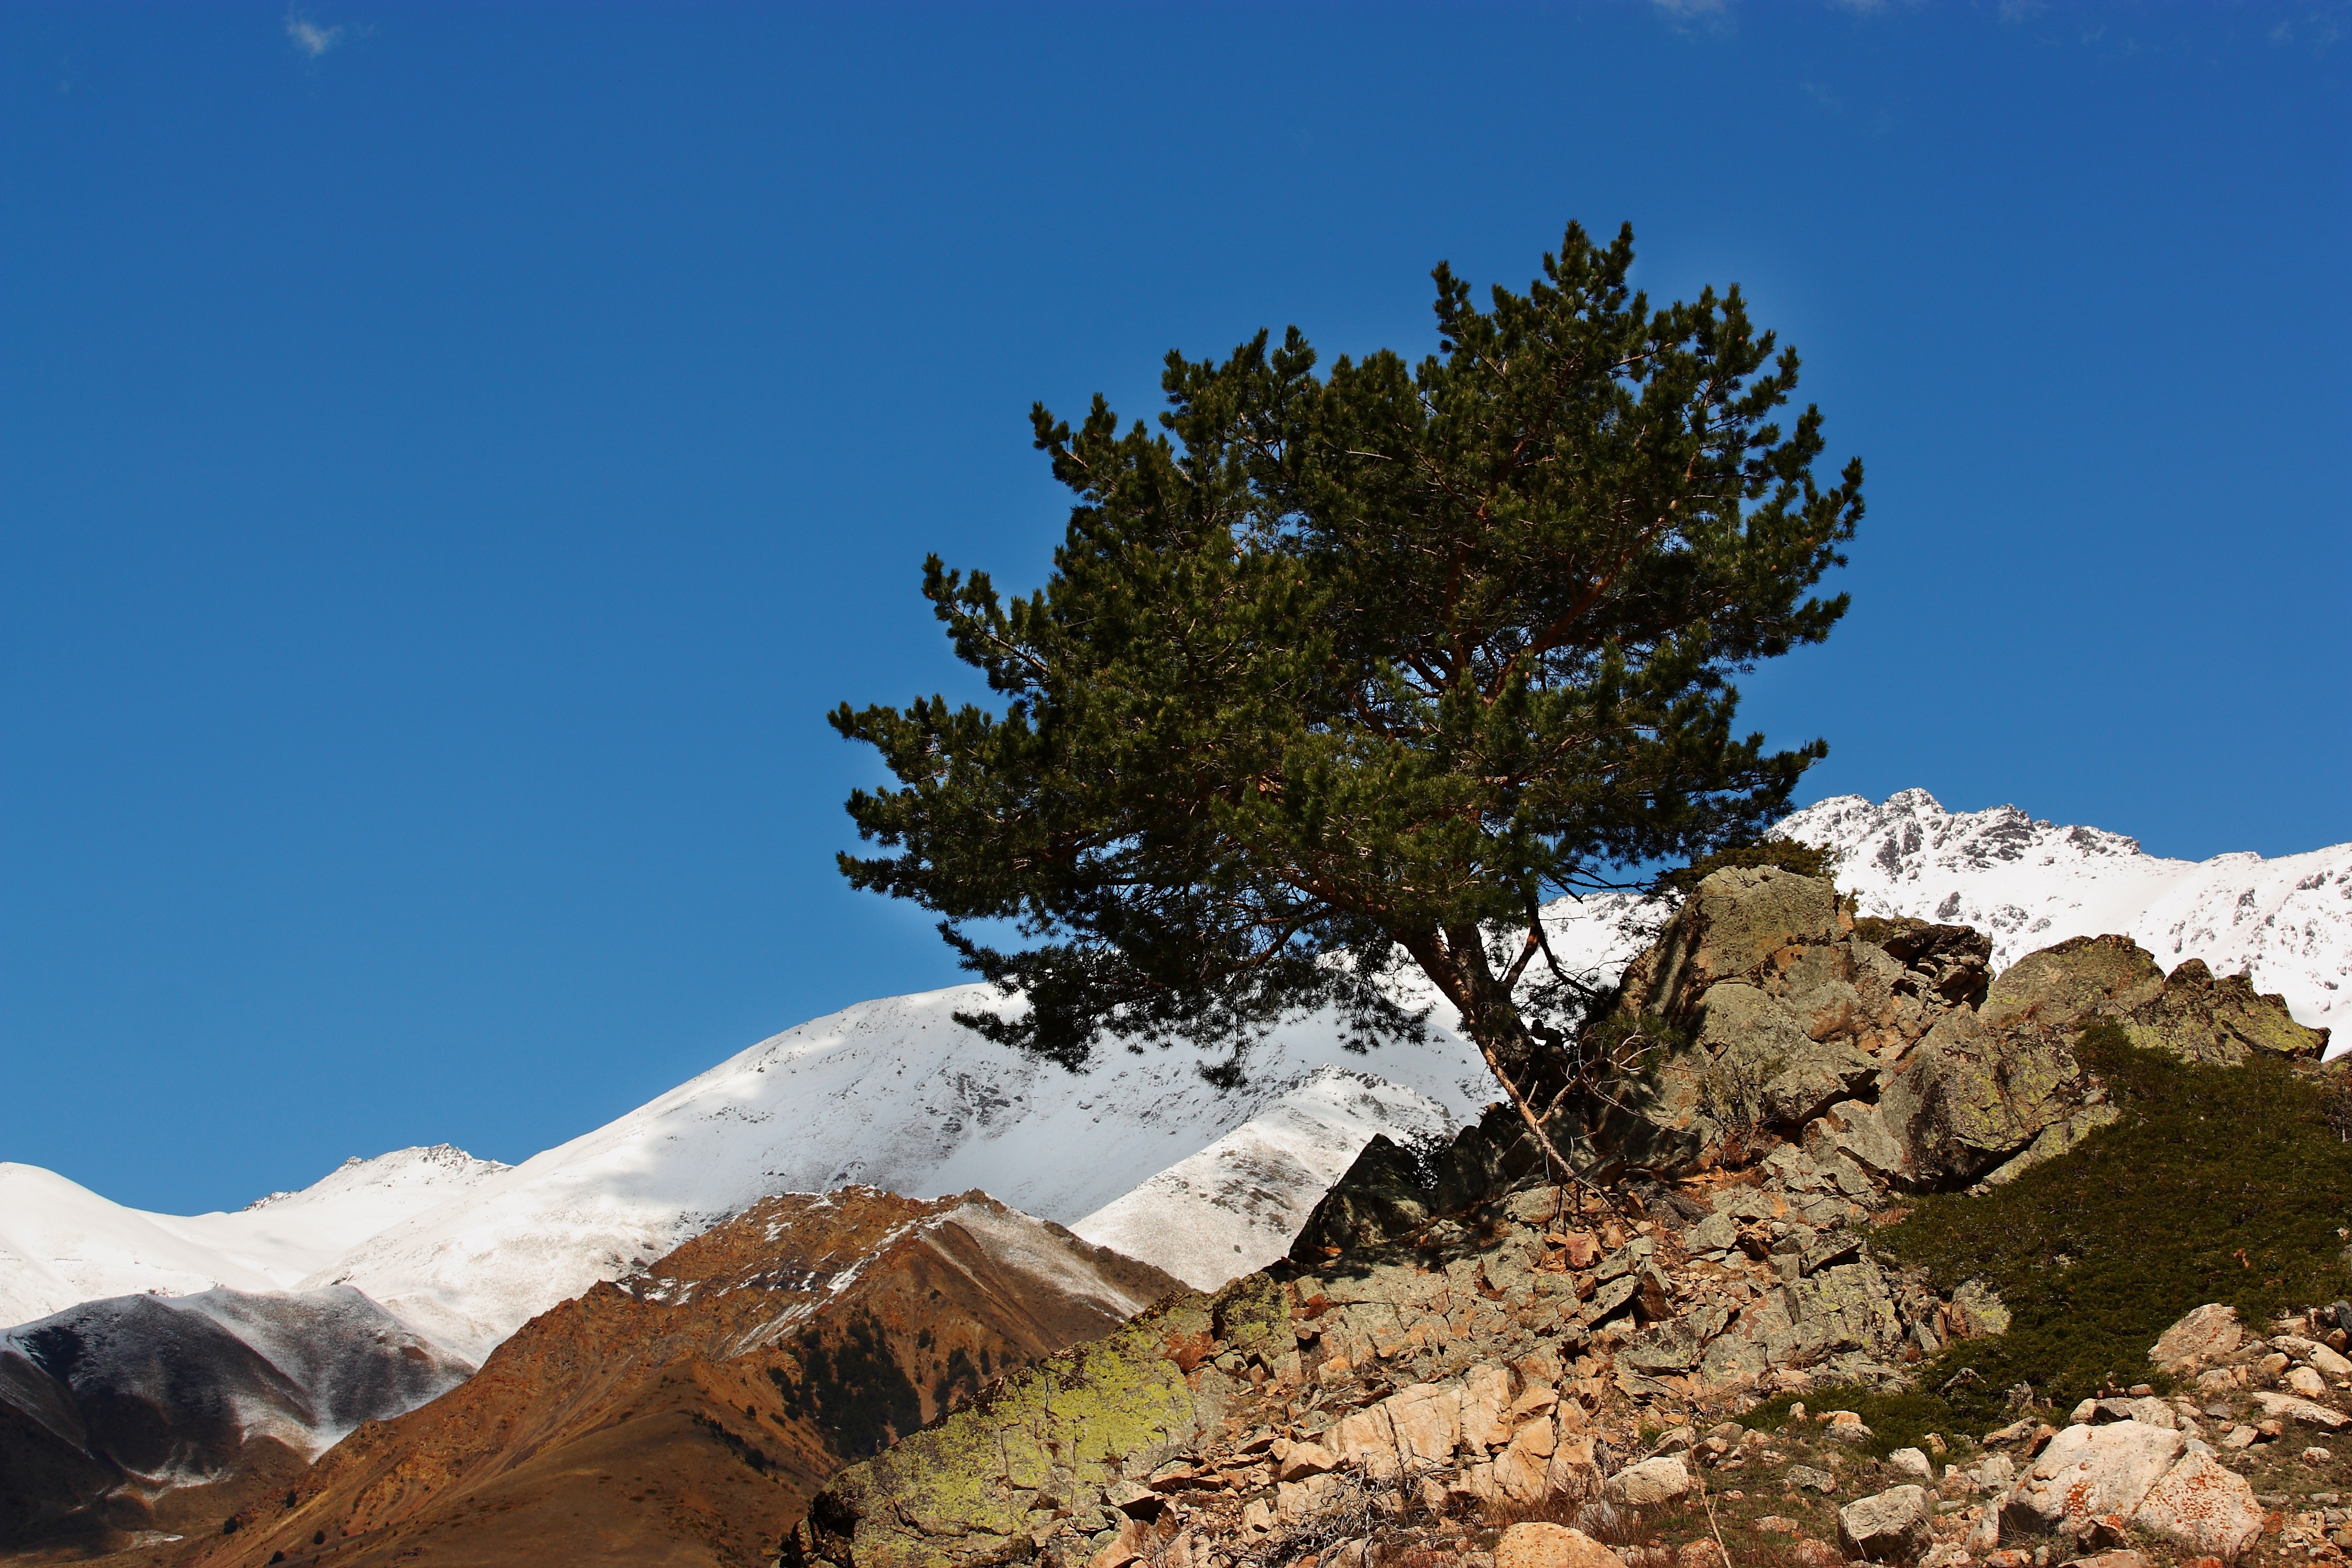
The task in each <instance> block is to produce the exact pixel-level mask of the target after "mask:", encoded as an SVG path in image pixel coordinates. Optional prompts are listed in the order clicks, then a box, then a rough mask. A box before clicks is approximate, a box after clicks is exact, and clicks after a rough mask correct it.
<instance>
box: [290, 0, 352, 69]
mask: <svg viewBox="0 0 2352 1568" xmlns="http://www.w3.org/2000/svg"><path fill="white" fill-rule="evenodd" d="M286 36H287V37H289V38H291V39H292V40H294V47H296V48H298V49H299V50H301V51H302V52H303V53H304V54H306V55H308V56H310V58H312V59H314V60H315V59H317V58H319V57H320V55H323V54H325V53H326V52H327V51H328V50H329V49H331V48H333V47H335V45H336V44H337V43H339V42H341V39H342V36H343V30H342V29H341V27H321V26H319V24H318V23H316V22H313V21H312V20H310V17H308V16H304V15H302V13H301V12H299V11H294V10H289V11H288V12H287V13H286Z"/></svg>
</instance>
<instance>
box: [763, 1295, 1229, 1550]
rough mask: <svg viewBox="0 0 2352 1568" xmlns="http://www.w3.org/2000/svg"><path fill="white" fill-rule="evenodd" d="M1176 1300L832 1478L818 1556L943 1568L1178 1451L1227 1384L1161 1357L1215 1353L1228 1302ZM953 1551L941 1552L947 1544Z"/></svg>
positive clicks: (1216, 1405)
mask: <svg viewBox="0 0 2352 1568" xmlns="http://www.w3.org/2000/svg"><path fill="white" fill-rule="evenodd" d="M1253 1278H1254V1279H1256V1280H1258V1281H1259V1283H1257V1284H1253V1283H1252V1280H1251V1279H1244V1280H1242V1281H1238V1282H1236V1286H1234V1287H1228V1288H1227V1291H1225V1292H1220V1294H1219V1296H1218V1297H1217V1298H1214V1299H1213V1298H1207V1297H1202V1296H1185V1297H1179V1298H1176V1299H1173V1300H1170V1301H1168V1302H1165V1303H1163V1304H1161V1305H1160V1306H1159V1307H1156V1308H1154V1309H1152V1310H1150V1311H1147V1312H1145V1313H1143V1314H1141V1315H1140V1316H1139V1317H1137V1318H1136V1319H1134V1320H1133V1321H1130V1322H1129V1323H1128V1324H1126V1325H1125V1326H1124V1327H1122V1328H1120V1329H1118V1330H1117V1331H1114V1332H1113V1333H1111V1334H1109V1335H1108V1336H1107V1337H1106V1338H1103V1339H1100V1340H1097V1341H1095V1342H1093V1343H1091V1344H1087V1345H1084V1346H1081V1347H1080V1348H1078V1349H1077V1350H1076V1351H1074V1352H1070V1353H1068V1354H1067V1355H1065V1356H1061V1357H1056V1358H1055V1359H1054V1360H1053V1361H1050V1362H1048V1363H1045V1364H1044V1365H1042V1366H1040V1367H1037V1368H1035V1369H1034V1370H1033V1371H1031V1372H1030V1373H1025V1374H1024V1375H1023V1376H1021V1377H1018V1378H1015V1379H1012V1380H1009V1381H1008V1382H1006V1383H1004V1384H1002V1385H1000V1386H999V1387H998V1388H997V1389H996V1390H995V1391H993V1393H992V1394H990V1395H987V1396H984V1397H983V1398H982V1400H980V1401H979V1402H978V1403H977V1404H975V1405H971V1406H969V1407H967V1408H965V1409H963V1410H960V1411H958V1412H956V1413H955V1414H954V1415H950V1416H949V1417H948V1418H947V1419H946V1420H944V1421H942V1422H940V1424H939V1425H937V1426H931V1427H929V1428H927V1429H925V1430H923V1431H920V1432H917V1433H915V1434H913V1435H911V1436H908V1437H905V1438H903V1439H901V1440H900V1441H899V1442H898V1445H897V1446H896V1447H891V1448H887V1449H886V1450H884V1451H883V1452H882V1453H880V1454H878V1455H877V1456H876V1457H875V1458H871V1459H868V1460H866V1461H865V1462H863V1463H861V1464H857V1465H853V1466H851V1467H850V1468H848V1469H846V1470H845V1471H843V1472H842V1473H841V1474H839V1475H837V1476H835V1478H834V1479H833V1481H832V1483H831V1484H830V1485H829V1486H828V1487H827V1488H826V1489H825V1490H824V1492H823V1493H822V1494H820V1495H819V1497H818V1499H817V1500H816V1503H815V1505H814V1508H813V1510H812V1512H811V1514H810V1520H809V1523H810V1525H811V1526H812V1528H813V1530H814V1533H815V1535H816V1537H817V1540H818V1542H819V1543H820V1544H821V1545H822V1546H825V1547H828V1548H830V1549H831V1550H832V1551H833V1552H835V1553H836V1554H837V1555H836V1560H839V1555H841V1554H845V1555H846V1556H847V1557H849V1558H851V1559H853V1560H854V1561H855V1562H856V1563H857V1564H858V1568H945V1565H946V1564H948V1563H954V1562H966V1561H969V1560H970V1559H971V1558H972V1557H973V1556H974V1555H985V1554H986V1552H987V1551H988V1550H989V1547H988V1544H987V1543H988V1542H992V1541H1001V1542H1005V1543H1007V1544H1010V1543H1011V1542H1013V1541H1014V1540H1017V1539H1018V1538H1019V1537H1020V1536H1021V1535H1022V1534H1023V1532H1024V1531H1025V1530H1026V1529H1027V1528H1028V1510H1029V1505H1030V1503H1031V1501H1032V1500H1034V1498H1035V1497H1036V1496H1037V1495H1038V1492H1039V1489H1041V1488H1051V1487H1055V1486H1059V1487H1061V1488H1063V1489H1073V1488H1076V1489H1087V1490H1093V1491H1099V1490H1100V1489H1103V1488H1105V1487H1107V1486H1108V1485H1110V1484H1111V1483H1113V1482H1116V1481H1118V1480H1119V1479H1122V1478H1123V1477H1127V1476H1129V1475H1130V1474H1131V1473H1132V1472H1133V1471H1135V1470H1137V1469H1141V1470H1142V1471H1143V1473H1144V1474H1146V1475H1149V1474H1150V1469H1151V1468H1152V1467H1153V1466H1154V1465H1156V1464H1157V1462H1158V1461H1159V1459H1160V1458H1163V1457H1165V1456H1166V1455H1167V1454H1169V1453H1171V1452H1172V1451H1174V1449H1175V1448H1176V1447H1179V1446H1181V1445H1182V1444H1184V1443H1186V1442H1189V1441H1191V1440H1192V1437H1193V1436H1195V1435H1196V1434H1197V1433H1199V1432H1200V1430H1201V1429H1202V1426H1204V1425H1205V1424H1207V1423H1208V1422H1210V1421H1213V1419H1214V1418H1215V1416H1216V1414H1217V1412H1218V1411H1219V1410H1220V1409H1221V1408H1222V1406H1223V1401H1224V1397H1225V1395H1226V1394H1227V1392H1228V1390H1229V1388H1230V1386H1231V1385H1230V1381H1229V1380H1228V1379H1226V1378H1224V1377H1223V1374H1221V1373H1218V1372H1217V1371H1216V1369H1215V1368H1213V1367H1210V1366H1201V1365H1197V1364H1196V1366H1195V1369H1194V1370H1193V1371H1192V1373H1190V1374H1189V1375H1188V1373H1186V1371H1185V1370H1184V1366H1183V1363H1184V1362H1185V1361H1186V1360H1188V1359H1191V1358H1190V1357H1189V1356H1188V1355H1186V1354H1183V1353H1181V1348H1180V1352H1179V1353H1175V1354H1171V1353H1170V1352H1171V1345H1172V1346H1177V1347H1181V1346H1183V1345H1185V1344H1187V1343H1191V1342H1197V1343H1199V1344H1200V1345H1202V1346H1203V1347H1205V1346H1206V1345H1207V1344H1209V1343H1211V1342H1212V1341H1211V1333H1212V1331H1213V1327H1214V1323H1215V1314H1216V1310H1217V1308H1218V1306H1219V1305H1221V1304H1222V1303H1223V1300H1224V1299H1225V1298H1226V1296H1227V1295H1228V1293H1233V1294H1240V1295H1246V1294H1247V1293H1249V1292H1250V1291H1253V1290H1255V1289H1263V1277H1262V1276H1259V1277H1253ZM950 1542H952V1543H953V1547H954V1550H953V1551H952V1552H950V1551H949V1550H948V1543H950Z"/></svg>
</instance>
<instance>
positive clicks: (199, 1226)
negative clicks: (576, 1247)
mask: <svg viewBox="0 0 2352 1568" xmlns="http://www.w3.org/2000/svg"><path fill="white" fill-rule="evenodd" d="M505 1169H506V1167H505V1166H504V1165H501V1164H499V1163H498V1162H496V1161H495V1160H477V1159H475V1158H474V1157H473V1156H472V1155H470V1154H467V1153H466V1152H464V1151H463V1150H459V1149H453V1148H451V1147H449V1145H447V1144H446V1143H441V1144H436V1145H435V1146H434V1147H432V1148H429V1149H399V1150H395V1151H394V1152H392V1153H389V1154H380V1155H378V1156H376V1157H375V1158H374V1159H373V1160H362V1159H357V1158H353V1159H350V1160H346V1161H344V1162H343V1163H342V1164H341V1166H339V1167H338V1168H337V1169H335V1170H334V1171H332V1172H330V1173H328V1174H327V1175H326V1176H325V1177H324V1178H323V1179H322V1180H320V1182H318V1183H317V1184H314V1185H312V1186H309V1187H305V1188H303V1189H302V1190H301V1191H300V1192H297V1193H273V1194H270V1195H269V1196H268V1197H266V1198H263V1199H261V1200H260V1201H259V1202H257V1203H255V1204H252V1205H248V1206H247V1207H246V1208H244V1209H241V1210H239V1211H238V1212H236V1213H235V1214H203V1215H165V1214H150V1213H147V1212H146V1211H144V1210H141V1209H133V1208H126V1207H124V1206H123V1205H121V1204H118V1203H114V1202H112V1201H111V1200H110V1199H107V1198H103V1197H100V1195H99V1194H96V1193H93V1192H91V1191H90V1190H89V1188H87V1187H84V1186H81V1185H79V1184H76V1183H73V1182H69V1181H68V1180H67V1179H66V1178H65V1177H63V1176H60V1175H58V1174H57V1173H54V1172H51V1171H45V1170H43V1169H41V1168H40V1167H39V1166H37V1165H18V1164H10V1163H0V1326H5V1325H6V1324H11V1323H23V1322H29V1321H32V1320H33V1319H35V1318H44V1317H47V1316H48V1315H49V1314H50V1313H52V1312H58V1311H62V1310H65V1309H66V1308H68V1307H70V1306H72V1305H74V1304H75V1303H76V1302H79V1301H89V1300H100V1299H102V1298H105V1297H110V1296H131V1295H145V1294H156V1293H160V1294H163V1295H171V1296H184V1295H189V1294H193V1293H194V1292H197V1291H202V1290H209V1289H214V1288H215V1286H219V1287H226V1289H232V1290H243V1291H272V1290H284V1289H289V1288H290V1287H291V1286H293V1285H294V1284H295V1283H296V1282H297V1281H299V1280H300V1279H302V1278H303V1276H305V1275H307V1274H310V1273H313V1272H315V1271H316V1270H318V1269H320V1268H323V1267H325V1266H326V1265H327V1264H329V1263H331V1262H332V1261H333V1260H334V1259H336V1258H341V1256H343V1255H344V1254H345V1253H347V1252H349V1251H350V1250H351V1249H352V1247H356V1246H358V1245H359V1244H360V1243H361V1242H362V1241H365V1240H366V1239H367V1238H368V1237H371V1236H373V1235H374V1234H375V1233H376V1232H378V1231H380V1230H382V1229H383V1228H384V1227H385V1226H389V1225H394V1224H396V1223H398V1222H399V1221H402V1220H404V1219H407V1218H409V1217H410V1216H411V1215H417V1214H421V1213H423V1212H424V1211H425V1210H426V1209H429V1208H433V1207H435V1206H436V1205H439V1204H441V1203H442V1202H444V1201H446V1199H448V1198H450V1197H453V1196H455V1195H456V1194H458V1193H461V1192H464V1191H466V1190H467V1188H470V1187H472V1186H474V1185H475V1184H478V1183H479V1182H481V1181H482V1180H484V1179H485V1178H487V1177H488V1176H491V1175H493V1174H495V1173H498V1172H499V1171H503V1170H505Z"/></svg>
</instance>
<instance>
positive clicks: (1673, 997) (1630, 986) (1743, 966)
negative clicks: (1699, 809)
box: [1624, 866, 1839, 1018]
mask: <svg viewBox="0 0 2352 1568" xmlns="http://www.w3.org/2000/svg"><path fill="white" fill-rule="evenodd" d="M1838 934H1839V928H1838V911H1837V889H1835V888H1833V887H1832V886H1831V885H1830V884H1829V883H1828V882H1827V881H1824V880H1822V879H1820V878H1817V877H1800V876H1798V875H1797V874H1796V873H1794V872H1791V871H1783V870H1780V869H1779V868H1775V867H1770V866H1765V867H1759V868H1753V869H1749V868H1737V869H1730V870H1723V871H1717V872H1716V873H1715V874H1714V875H1712V876H1710V877H1708V878H1707V879H1706V880H1704V881H1702V882H1700V883H1699V885H1698V886H1697V887H1696V889H1692V892H1691V896H1690V900H1689V901H1688V902H1686V903H1685V904H1684V905H1683V907H1682V908H1681V909H1680V910H1677V911H1675V918H1674V920H1673V921H1671V922H1670V923H1669V924H1668V925H1667V927H1666V930H1665V931H1664V934H1663V935H1662V936H1661V937H1660V938H1659V940H1658V942H1657V943H1656V945H1655V946H1654V947H1652V948H1651V949H1650V950H1649V951H1648V952H1645V953H1643V955H1642V956H1641V957H1639V958H1637V959H1635V960H1634V961H1633V964H1632V966H1631V967H1629V968H1628V969H1627V970H1626V972H1625V984H1624V1005H1625V1006H1626V1007H1628V1008H1629V1009H1632V1010H1633V1011H1637V1012H1643V1013H1663V1014H1664V1015H1666V1016H1669V1017H1673V1018H1684V1017H1687V1016H1690V1015H1691V1014H1693V1013H1695V1012H1696V1010H1697V1007H1698V1004H1699V999H1700V998H1701V997H1703V996H1705V995H1706V993H1707V990H1708V988H1709V987H1711V986H1713V985H1715V984H1717V983H1719V982H1721V981H1725V980H1737V979H1740V978H1742V977H1745V976H1747V975H1748V974H1750V973H1753V972H1754V971H1755V970H1756V969H1757V967H1758V966H1759V965H1760V964H1762V963H1764V962H1765V961H1766V960H1767V959H1769V958H1770V957H1771V956H1772V955H1773V954H1774V953H1775V952H1779V951H1780V949H1782V948H1785V947H1788V946H1790V945H1792V944H1795V943H1801V942H1829V941H1831V940H1832V939H1834V938H1835V937H1836V936H1837V935H1838Z"/></svg>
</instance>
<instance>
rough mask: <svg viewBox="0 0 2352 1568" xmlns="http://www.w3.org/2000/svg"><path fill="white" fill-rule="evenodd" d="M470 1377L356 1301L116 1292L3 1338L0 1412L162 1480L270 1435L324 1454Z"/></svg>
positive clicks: (349, 1296) (343, 1295) (219, 1292)
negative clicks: (6, 1409)
mask: <svg viewBox="0 0 2352 1568" xmlns="http://www.w3.org/2000/svg"><path fill="white" fill-rule="evenodd" d="M473 1371H474V1369H473V1367H472V1366H471V1365H470V1364H468V1363H465V1362H462V1361H459V1360H457V1358H455V1357H453V1356H451V1355H449V1354H447V1353H446V1352H443V1351H442V1350H440V1349H439V1348H438V1347H437V1346H436V1345H434V1344H432V1343H430V1342H427V1341H425V1339H423V1338H422V1337H420V1336H418V1335H416V1334H415V1333H412V1332H410V1331H408V1330H407V1329H406V1328H404V1326H403V1325H402V1324H401V1323H400V1322H398V1321H396V1320H395V1319H394V1318H393V1316H392V1315H391V1314H390V1313H388V1312H386V1311H385V1310H383V1308H382V1307H379V1306H377V1305H376V1304H375V1303H374V1302H373V1301H371V1300H368V1299H367V1298H366V1297H365V1296H363V1295H362V1294H360V1292H358V1291H356V1290H351V1289H331V1290H315V1291H308V1292H299V1293H289V1292H286V1291H272V1292H268V1293H253V1292H247V1291H242V1290H224V1289H210V1290H201V1291H197V1292H194V1294H191V1295H185V1296H152V1295H145V1294H141V1295H132V1296H117V1297H111V1298H108V1299H104V1300H92V1301H83V1302H79V1303H77V1304H76V1305H74V1306H72V1307H69V1308H68V1309H67V1310H64V1311H62V1312H56V1313H52V1314H50V1315H49V1316H47V1317H44V1318H41V1319H38V1320H37V1321H32V1322H28V1323H20V1324H18V1325H17V1326H16V1327H15V1328H13V1329H10V1330H8V1331H5V1332H0V1400H5V1402H6V1403H8V1404H10V1405H15V1406H16V1409H18V1410H20V1411H23V1412H25V1413H26V1414H27V1415H31V1416H32V1417H33V1419H34V1420H35V1422H36V1423H37V1424H39V1425H42V1426H46V1427H47V1429H48V1431H49V1432H50V1434H51V1435H52V1436H55V1437H57V1438H58V1440H59V1441H61V1442H62V1443H63V1444H64V1445H65V1446H66V1447H68V1448H73V1449H81V1450H87V1451H88V1452H89V1453H90V1454H92V1455H99V1454H104V1455H110V1456H111V1458H112V1459H113V1461H114V1462H116V1463H118V1464H121V1465H123V1466H125V1467H127V1468H129V1470H130V1471H131V1473H133V1474H135V1475H139V1476H143V1477H145V1478H147V1479H151V1480H161V1479H164V1478H168V1477H181V1478H189V1477H197V1478H200V1477H203V1476H205V1475H207V1474H209V1473H212V1472H215V1471H217V1470H219V1469H221V1468H223V1467H224V1466H226V1464H228V1463H229V1462H231V1461H232V1460H233V1459H234V1458H235V1457H236V1454H237V1452H238V1450H240V1449H241V1448H242V1447H243V1446H244V1445H245V1444H246V1443H247V1442H249V1441H251V1440H253V1439H255V1438H257V1437H269V1438H274V1439H276V1440H277V1441H278V1442H279V1443H282V1444H284V1445H285V1446H286V1447H289V1448H291V1449H293V1450H294V1451H295V1452H296V1453H298V1454H300V1455H301V1456H302V1457H303V1458H316V1457H317V1456H318V1455H319V1453H320V1451H321V1450H323V1449H325V1448H327V1447H330V1446H331V1445H332V1444H334V1443H335V1442H337V1441H338V1440H339V1439H341V1437H342V1436H343V1435H344V1434H345V1433H348V1432H349V1431H351V1430H352V1427H354V1426H358V1425H359V1424H360V1423H361V1422H362V1421H377V1420H383V1419H385V1418H388V1417H390V1416H394V1415H400V1414H402V1413H403V1412H404V1411H408V1410H413V1409H415V1407H416V1406H418V1405H422V1404H424V1403H425V1401H426V1400H428V1399H432V1398H434V1397H435V1396H436V1395H438V1394H444V1393H446V1392H447V1391H448V1390H449V1389H452V1388H454V1387H456V1386H457V1384H460V1383H462V1382H464V1381H465V1380H466V1379H467V1377H469V1376H471V1375H472V1373H473Z"/></svg>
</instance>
